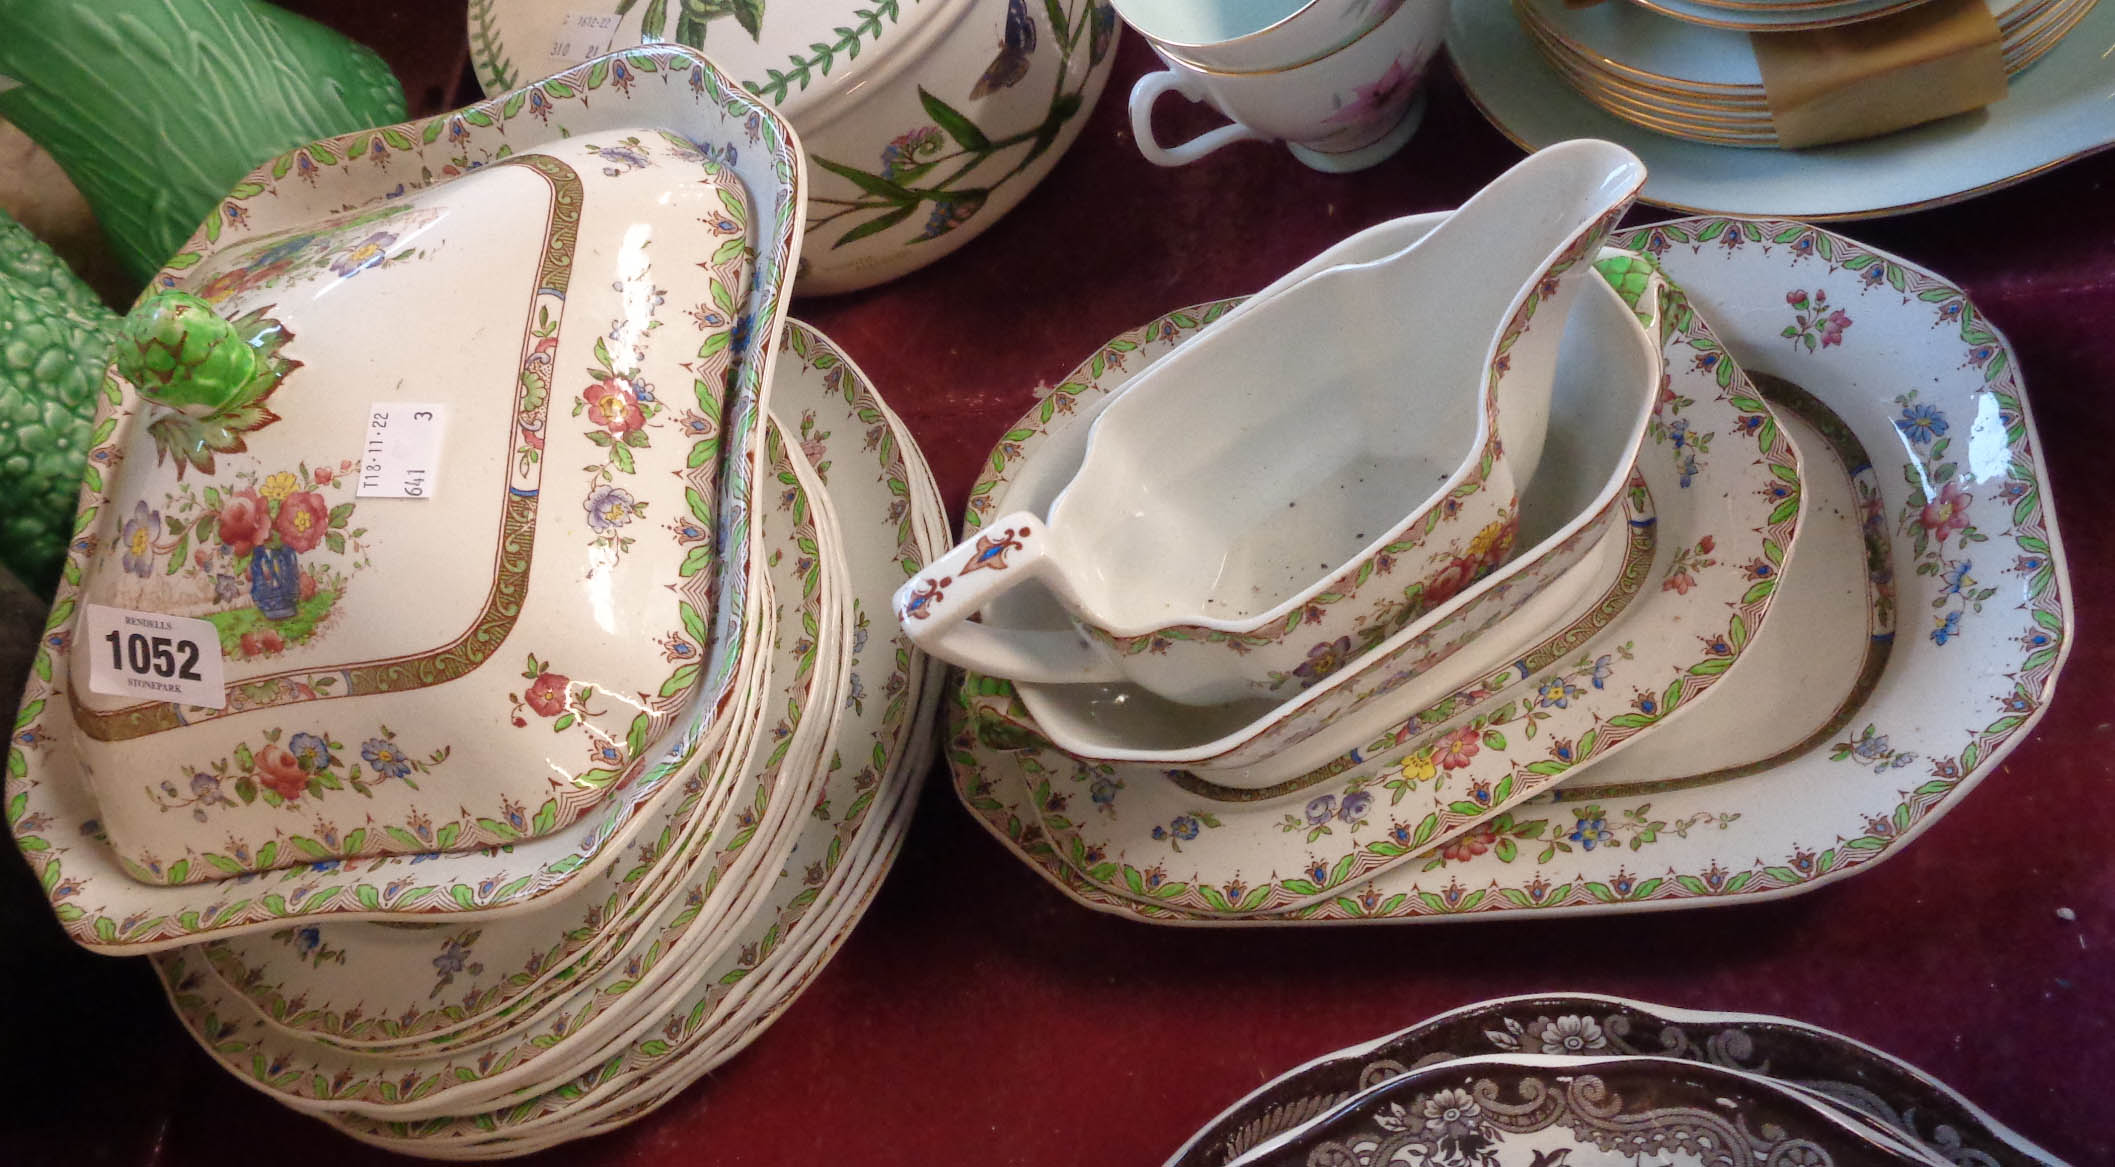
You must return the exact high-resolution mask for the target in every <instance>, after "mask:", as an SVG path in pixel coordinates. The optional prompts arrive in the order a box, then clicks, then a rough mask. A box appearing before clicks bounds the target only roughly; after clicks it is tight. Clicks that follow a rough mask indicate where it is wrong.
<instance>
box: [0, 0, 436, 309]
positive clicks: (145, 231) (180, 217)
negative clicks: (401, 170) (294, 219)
mask: <svg viewBox="0 0 2115 1167" xmlns="http://www.w3.org/2000/svg"><path fill="white" fill-rule="evenodd" d="M0 29H5V30H6V35H4V36H0V76H4V77H6V78H8V79H11V80H13V81H16V82H19V85H18V86H17V87H14V88H6V87H4V86H0V117H5V118H6V119H7V120H9V121H11V122H14V123H15V124H16V125H18V126H20V127H21V128H22V130H23V132H25V133H27V134H28V135H29V136H30V137H31V138H33V139H35V140H36V141H37V143H38V144H39V145H41V146H43V147H44V148H45V149H46V150H49V151H50V152H51V154H52V156H53V157H55V158H56V159H58V161H59V165H61V166H62V167H64V168H65V170H66V173H67V175H68V177H70V178H72V179H73V182H74V185H75V186H77V187H79V188H80V189H81V194H82V196H83V197H84V198H86V199H87V200H88V204H89V206H90V207H91V208H93V209H94V211H95V216H96V220H97V221H98V222H100V223H101V224H102V225H103V233H104V234H105V235H106V236H107V237H108V238H109V240H110V244H111V247H112V249H113V250H114V251H115V252H116V253H117V256H118V258H119V260H120V261H121V262H123V263H124V265H125V268H126V270H127V271H129V272H130V273H132V275H133V276H134V277H135V278H137V279H139V280H140V281H141V282H143V283H144V282H145V281H146V280H147V279H148V278H149V277H151V276H152V275H153V274H154V273H155V271H157V270H158V269H159V268H160V267H161V266H162V264H163V263H164V262H165V261H166V260H167V259H168V258H169V257H170V256H171V255H173V254H175V252H176V250H177V248H179V247H181V246H182V245H183V242H184V240H185V239H187V238H189V237H190V235H191V233H192V232H193V231H194V230H196V229H197V228H198V225H199V224H200V223H201V222H203V221H205V220H206V219H208V218H210V217H211V216H214V215H217V214H219V213H220V202H221V200H222V199H223V198H224V197H225V196H226V195H227V193H228V190H229V188H230V187H232V186H234V185H235V183H236V182H238V181H240V180H241V178H242V176H243V175H244V174H247V173H248V172H249V171H250V169H251V168H252V167H254V166H256V165H257V164H258V163H259V162H262V161H264V160H265V159H267V158H270V157H272V156H273V155H275V154H279V153H281V152H283V151H286V150H289V149H292V148H293V147H296V146H300V145H303V144H306V143H308V142H311V141H314V140H316V139H319V138H325V137H329V136H331V135H333V134H342V133H347V132H349V131H352V130H361V129H367V128H369V127H371V126H380V125H389V124H391V123H394V122H399V121H402V120H403V119H404V92H403V88H402V87H401V86H400V85H398V83H397V79H396V77H395V75H394V74H392V73H391V72H390V71H389V66H387V65H386V64H384V63H383V62H382V59H381V58H380V57H377V56H376V55H375V54H374V53H372V52H370V51H369V50H368V49H366V48H364V47H362V46H360V45H358V44H355V43H354V42H352V41H350V40H347V39H346V38H344V37H342V36H340V35H338V34H337V33H335V32H333V31H331V30H330V29H328V28H325V27H324V26H322V25H320V24H317V23H315V22H314V21H312V20H309V19H307V18H305V17H300V16H296V15H294V14H293V13H291V12H287V11H284V10H283V9H279V8H275V7H273V6H272V5H270V4H266V3H263V2H262V0H94V2H93V3H79V2H76V0H0Z"/></svg>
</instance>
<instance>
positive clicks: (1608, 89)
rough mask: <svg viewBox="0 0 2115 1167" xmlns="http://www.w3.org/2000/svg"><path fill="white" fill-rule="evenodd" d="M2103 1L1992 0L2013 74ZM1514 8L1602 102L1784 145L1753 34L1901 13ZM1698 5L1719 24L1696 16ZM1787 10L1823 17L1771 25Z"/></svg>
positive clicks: (1667, 130) (1570, 75) (1552, 2)
mask: <svg viewBox="0 0 2115 1167" xmlns="http://www.w3.org/2000/svg"><path fill="white" fill-rule="evenodd" d="M2096 2H2097V0H1989V3H1990V10H1991V14H1992V16H1994V17H1995V18H1996V19H1997V22H1998V30H1999V34H2000V37H2001V39H2002V42H2003V56H2004V65H2005V71H2006V73H2007V75H2017V74H2019V73H2020V72H2022V71H2023V70H2025V69H2027V68H2028V67H2029V66H2031V65H2033V64H2034V63H2035V62H2036V61H2039V60H2040V59H2041V58H2042V57H2043V56H2044V55H2045V54H2047V53H2048V52H2049V51H2050V50H2051V49H2053V48H2055V47H2056V45H2057V43H2058V42H2059V41H2061V40H2062V39H2063V38H2064V36H2065V35H2066V34H2068V33H2070V32H2071V31H2072V30H2073V29H2074V28H2076V27H2077V25H2078V22H2079V21H2080V20H2082V19H2084V17H2085V15H2086V13H2087V12H2088V11H2089V10H2090V9H2091V8H2092V7H2093V5H2094V4H2095V3H2096ZM1513 7H1514V11H1515V12H1516V13H1517V14H1518V15H1519V18H1520V23H1521V25H1522V27H1523V28H1524V29H1525V30H1526V32H1527V34H1528V36H1529V37H1530V38H1531V39H1532V40H1533V41H1534V43H1535V47H1536V48H1537V49H1538V50H1540V51H1541V54H1542V56H1543V59H1544V60H1546V61H1547V62H1548V63H1549V65H1550V67H1551V68H1552V69H1554V70H1555V71H1556V72H1557V73H1558V74H1559V75H1560V76H1561V77H1563V78H1564V80H1565V81H1567V82H1568V83H1570V85H1571V86H1572V87H1573V88H1574V89H1575V90H1577V92H1578V93H1579V95H1580V96H1582V97H1584V98H1586V99H1587V100H1588V101H1590V102H1592V103H1593V104H1594V105H1596V106H1598V107H1599V108H1601V109H1603V110H1605V111H1607V112H1608V113H1610V114H1612V115H1614V116H1616V117H1618V118H1621V119H1623V120H1624V121H1627V122H1629V123H1631V124H1632V125H1635V126H1639V127H1641V128H1643V129H1648V130H1653V131H1656V132H1658V133H1663V134H1668V135H1671V136H1673V137H1678V138H1684V139H1687V140H1689V141H1693V142H1702V143H1707V144H1710V145H1718V146H1743V147H1759V148H1774V147H1776V146H1777V145H1778V136H1777V130H1776V128H1775V126H1774V125H1773V123H1772V121H1771V110H1770V106H1769V101H1768V98H1767V96H1766V94H1765V92H1764V89H1763V75H1762V72H1761V70H1760V67H1759V66H1758V65H1757V61H1756V54H1755V49H1754V44H1753V41H1752V40H1751V38H1750V36H1749V35H1748V34H1750V33H1766V32H1770V31H1778V30H1781V29H1786V28H1801V29H1803V28H1815V27H1832V26H1833V25H1835V24H1840V23H1845V22H1855V21H1857V20H1862V19H1866V18H1869V17H1873V16H1882V15H1887V14H1889V12H1891V11H1892V9H1891V8H1890V9H1886V10H1881V11H1865V9H1868V8H1872V7H1874V6H1873V5H1871V4H1862V5H1835V6H1829V9H1830V10H1831V11H1833V9H1838V8H1841V9H1847V10H1848V11H1847V12H1843V13H1837V14H1836V15H1834V16H1830V15H1829V14H1828V12H1826V11H1824V10H1823V9H1821V8H1817V7H1816V6H1812V5H1808V6H1801V7H1798V8H1796V9H1756V10H1752V11H1751V10H1749V9H1745V8H1741V9H1735V8H1723V9H1721V8H1703V7H1702V6H1701V5H1692V4H1686V3H1684V4H1676V3H1674V2H1673V0H1663V2H1662V3H1656V4H1651V5H1645V6H1639V5H1635V4H1623V3H1615V4H1602V5H1598V6H1595V7H1591V8H1577V7H1572V6H1569V5H1566V4H1564V3H1563V2H1562V0H1514V5H1513ZM1896 7H1904V6H1902V5H1897V6H1896ZM1693 8H1695V9H1701V11H1703V12H1707V13H1710V14H1712V16H1713V20H1712V21H1710V22H1702V23H1700V22H1697V21H1696V20H1695V19H1694V16H1693V14H1692V12H1691V9H1693ZM1786 11H1793V12H1796V13H1797V14H1800V15H1802V16H1806V17H1809V18H1811V19H1814V20H1819V21H1822V23H1818V24H1794V25H1777V24H1772V23H1770V21H1771V19H1772V18H1774V17H1776V16H1778V15H1781V14H1782V13H1783V12H1786Z"/></svg>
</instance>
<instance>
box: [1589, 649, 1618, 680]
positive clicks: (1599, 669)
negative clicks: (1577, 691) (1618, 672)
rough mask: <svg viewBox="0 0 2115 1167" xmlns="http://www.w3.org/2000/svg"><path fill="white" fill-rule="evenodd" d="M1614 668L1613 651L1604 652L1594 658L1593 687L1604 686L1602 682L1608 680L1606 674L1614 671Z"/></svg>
mask: <svg viewBox="0 0 2115 1167" xmlns="http://www.w3.org/2000/svg"><path fill="white" fill-rule="evenodd" d="M1615 668H1616V658H1615V654H1613V653H1606V652H1604V653H1602V654H1601V655H1600V656H1598V657H1596V658H1594V675H1593V682H1594V688H1596V689H1601V688H1606V687H1607V686H1606V685H1605V684H1604V683H1603V682H1605V681H1607V680H1608V675H1609V674H1610V673H1612V672H1614V671H1615Z"/></svg>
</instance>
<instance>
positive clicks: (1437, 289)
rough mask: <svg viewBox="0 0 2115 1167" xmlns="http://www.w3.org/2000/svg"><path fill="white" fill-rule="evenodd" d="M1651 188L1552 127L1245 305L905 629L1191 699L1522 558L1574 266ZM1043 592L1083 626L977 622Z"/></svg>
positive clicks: (940, 586)
mask: <svg viewBox="0 0 2115 1167" xmlns="http://www.w3.org/2000/svg"><path fill="white" fill-rule="evenodd" d="M1644 179H1645V172H1644V168H1643V167H1642V166H1640V165H1638V162H1637V159H1636V157H1634V156H1633V155H1632V154H1631V153H1630V152H1629V151H1627V150H1624V149H1623V148H1622V147H1620V146H1615V145H1612V144H1610V143H1606V142H1598V141H1592V140H1585V141H1577V142H1565V143H1561V144H1559V145H1556V146H1552V147H1550V148H1549V149H1547V150H1543V151H1541V152H1539V153H1537V154H1535V155H1533V156H1531V157H1529V158H1528V159H1527V160H1526V161H1523V162H1521V163H1520V164H1518V165H1517V166H1515V167H1513V168H1512V169H1511V170H1509V171H1507V172H1506V173H1505V174H1503V175H1500V176H1499V177H1498V178H1497V179H1495V180H1493V181H1492V182H1491V183H1490V185H1488V186H1486V187H1485V188H1484V189H1483V190H1482V191H1480V192H1478V193H1477V194H1476V195H1475V196H1474V197H1473V198H1471V199H1470V200H1469V201H1468V202H1466V203H1464V204H1463V205H1462V206H1461V208H1460V209H1459V210H1457V211H1455V212H1454V213H1453V214H1452V215H1449V216H1447V217H1446V218H1444V219H1442V220H1441V221H1439V222H1438V223H1437V224H1435V225H1433V226H1431V227H1430V228H1429V229H1428V230H1426V231H1423V232H1420V233H1418V234H1416V235H1414V236H1410V237H1409V238H1408V239H1407V241H1406V242H1405V243H1404V245H1403V246H1402V247H1401V248H1400V249H1399V250H1397V251H1396V252H1394V253H1393V254H1388V255H1384V256H1382V257H1380V258H1378V259H1372V260H1368V261H1365V262H1353V263H1341V264H1337V265H1334V266H1330V267H1326V268H1323V269H1322V270H1320V271H1316V272H1314V273H1313V274H1310V275H1308V276H1306V277H1305V278H1303V279H1300V280H1298V281H1297V282H1295V283H1293V284H1292V285H1291V286H1289V287H1286V288H1284V289H1283V290H1282V291H1279V292H1276V293H1275V294H1273V295H1271V296H1268V297H1259V300H1260V303H1258V304H1257V305H1256V306H1255V307H1253V308H1250V309H1248V310H1247V311H1246V312H1244V313H1241V314H1239V315H1232V314H1230V315H1229V316H1228V317H1227V318H1226V319H1225V320H1222V321H1220V322H1219V323H1218V324H1216V325H1215V326H1213V327H1212V328H1210V329H1207V330H1206V331H1205V332H1204V333H1203V334H1202V335H1200V336H1199V337H1198V338H1197V339H1196V340H1195V341H1194V342H1192V343H1191V344H1188V345H1185V346H1183V347H1182V348H1181V349H1179V350H1177V351H1176V352H1174V353H1172V354H1170V356H1169V357H1168V359H1167V360H1165V361H1162V362H1160V363H1159V364H1156V365H1154V366H1153V368H1152V369H1150V370H1148V371H1147V372H1145V373H1143V374H1141V375H1140V376H1139V378H1138V379H1137V380H1136V381H1134V382H1133V383H1131V384H1130V385H1127V386H1126V387H1125V389H1124V391H1123V392H1122V393H1121V394H1118V395H1116V396H1115V397H1114V398H1113V399H1112V400H1111V401H1110V403H1109V404H1108V406H1107V408H1105V409H1104V410H1103V411H1102V413H1101V414H1100V416H1099V417H1097V418H1096V419H1095V421H1094V424H1093V428H1092V430H1091V433H1090V435H1089V437H1088V442H1087V453H1086V457H1085V459H1084V460H1083V462H1082V463H1081V465H1080V467H1079V469H1078V471H1077V472H1076V473H1075V475H1074V476H1073V478H1072V480H1071V482H1070V483H1068V484H1067V485H1066V486H1065V488H1064V490H1063V491H1062V492H1061V493H1060V494H1059V496H1058V497H1057V498H1056V499H1055V500H1054V501H1052V502H1051V503H1050V505H1049V507H1048V509H1047V511H1045V512H1044V513H1042V514H1041V515H1036V514H1028V513H1025V512H1024V513H1021V514H1015V515H1007V516H1002V517H999V518H996V519H994V520H993V521H992V522H991V523H990V524H989V525H988V526H987V527H986V528H985V529H984V530H983V531H981V532H979V533H978V534H976V535H975V536H973V537H972V538H971V539H970V540H968V541H966V542H965V543H963V544H962V545H961V546H959V547H957V548H956V549H955V550H954V551H951V552H950V553H949V554H947V555H945V556H942V557H940V558H939V559H938V560H936V561H935V562H934V563H933V564H932V565H930V566H929V567H927V568H926V569H925V570H924V571H923V572H921V573H920V574H919V576H918V578H916V579H914V580H912V581H911V582H910V583H909V584H906V585H905V586H904V588H903V589H902V590H901V591H899V592H898V593H897V596H896V610H897V616H898V618H899V619H902V620H903V621H904V622H905V625H906V627H908V628H909V629H910V632H911V637H912V639H914V640H916V641H917V642H918V644H919V646H920V647H921V648H923V649H925V650H926V651H927V652H929V653H931V654H932V655H934V656H937V657H940V658H942V659H943V660H948V661H952V662H954V663H956V664H959V665H962V666H964V667H966V668H972V669H975V670H977V671H978V672H980V673H983V674H985V675H987V676H996V677H1005V678H1008V679H1010V680H1016V681H1028V682H1036V683H1051V684H1068V683H1071V684H1079V683H1105V682H1110V681H1128V682H1130V683H1133V684H1136V685H1138V686H1140V687H1142V688H1144V689H1147V690H1149V691H1151V692H1153V693H1155V694H1157V695H1159V696H1161V697H1164V698H1166V699H1168V700H1170V701H1174V702H1178V703H1181V704H1185V705H1215V704H1221V703H1228V702H1234V701H1241V700H1251V699H1262V700H1272V699H1277V700H1283V699H1285V698H1287V697H1290V696H1292V695H1294V694H1297V693H1299V692H1300V691H1301V690H1303V689H1306V688H1308V687H1310V686H1312V685H1314V684H1315V683H1316V682H1318V681H1320V680H1321V679H1322V678H1324V677H1326V676H1327V675H1328V674H1329V673H1331V672H1334V671H1336V670H1337V669H1339V668H1342V667H1343V666H1344V665H1346V664H1347V663H1349V662H1350V661H1351V660H1352V659H1353V658H1354V657H1355V656H1357V655H1358V654H1359V653H1361V652H1363V651H1365V650H1367V649H1370V648H1371V647H1372V646H1374V645H1376V644H1378V643H1380V642H1381V641H1383V640H1385V639H1387V638H1388V637H1389V636H1390V635H1392V634H1393V633H1395V632H1396V631H1399V630H1400V629H1402V628H1403V627H1404V626H1406V625H1408V624H1409V623H1411V622H1412V621H1414V620H1416V619H1418V618H1419V617H1421V616H1423V615H1425V614H1426V613H1427V612H1429V611H1431V610H1432V609H1434V608H1436V607H1438V606H1440V605H1441V604H1444V603H1445V602H1446V601H1448V600H1449V599H1452V598H1453V597H1454V596H1455V595H1457V594H1458V593H1460V591H1461V590H1462V589H1463V588H1464V587H1466V586H1467V585H1468V584H1470V583H1471V582H1473V581H1475V580H1476V579H1479V578H1481V577H1483V576H1486V575H1488V574H1490V573H1491V572H1492V571H1493V570H1494V569H1496V568H1497V567H1498V566H1499V565H1501V564H1503V563H1504V562H1506V560H1507V559H1508V558H1510V557H1511V555H1512V552H1513V549H1514V541H1515V537H1516V536H1517V534H1518V528H1519V497H1520V492H1521V490H1522V489H1523V488H1524V487H1525V486H1526V485H1527V484H1528V483H1529V481H1530V480H1531V478H1532V476H1533V475H1534V473H1535V468H1536V466H1537V465H1538V463H1539V462H1540V460H1541V456H1542V448H1543V445H1544V441H1545V439H1546V431H1547V427H1548V421H1549V400H1550V392H1551V388H1552V386H1553V384H1554V381H1555V378H1556V375H1557V366H1558V362H1559V359H1560V351H1559V350H1560V342H1561V340H1562V338H1563V335H1564V333H1565V328H1564V322H1565V320H1566V318H1567V316H1568V315H1569V314H1570V312H1571V310H1572V307H1573V305H1574V303H1575V302H1576V301H1577V300H1578V298H1579V289H1580V288H1581V287H1584V286H1586V285H1587V284H1589V283H1592V282H1595V281H1596V280H1597V277H1595V276H1594V275H1593V274H1592V273H1591V272H1590V271H1587V270H1585V268H1584V266H1583V265H1582V261H1584V260H1586V259H1588V258H1590V257H1591V256H1592V255H1593V253H1594V251H1595V249H1597V248H1598V247H1599V246H1600V244H1601V240H1602V238H1603V237H1605V236H1606V234H1607V232H1608V229H1609V228H1610V227H1611V226H1613V225H1614V223H1615V220H1616V219H1617V218H1618V217H1620V216H1621V215H1622V213H1623V210H1624V209H1625V208H1626V207H1628V206H1629V203H1630V199H1631V197H1632V195H1633V194H1634V193H1635V192H1636V190H1637V188H1638V186H1639V185H1640V184H1642V183H1643V182H1644ZM1406 322H1408V323H1406ZM1618 326H1619V327H1625V328H1627V329H1629V330H1630V331H1632V332H1635V330H1636V326H1635V323H1634V322H1628V321H1627V319H1626V318H1624V317H1623V316H1622V314H1621V313H1618ZM1030 582H1032V583H1036V584H1039V585H1041V586H1043V587H1045V588H1047V589H1048V590H1049V592H1050V593H1051V594H1052V595H1053V596H1054V597H1055V598H1056V599H1057V601H1058V603H1059V604H1060V605H1062V606H1063V607H1064V608H1065V610H1066V611H1067V612H1068V613H1069V614H1070V615H1071V616H1072V618H1073V622H1074V623H1075V624H1076V625H1077V626H1078V628H1077V630H1076V631H1075V630H1065V629H1059V630H1054V631H1046V630H1041V629H1020V628H1004V627H1001V626H998V625H994V624H991V623H988V622H974V621H971V620H970V619H969V617H970V616H971V615H973V614H975V613H977V612H979V611H981V610H982V609H983V608H984V607H985V606H986V604H987V603H989V602H990V601H991V600H992V599H995V598H997V597H999V596H1001V595H1003V594H1005V593H1007V592H1009V591H1011V590H1013V589H1015V588H1017V587H1019V586H1020V585H1021V584H1023V583H1030Z"/></svg>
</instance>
